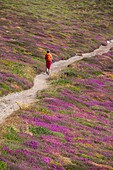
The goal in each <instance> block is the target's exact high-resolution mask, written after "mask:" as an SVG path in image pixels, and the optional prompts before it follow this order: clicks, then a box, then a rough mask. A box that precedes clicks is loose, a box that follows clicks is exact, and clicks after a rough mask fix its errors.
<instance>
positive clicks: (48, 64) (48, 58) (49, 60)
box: [45, 50, 53, 75]
mask: <svg viewBox="0 0 113 170" xmlns="http://www.w3.org/2000/svg"><path fill="white" fill-rule="evenodd" d="M45 60H46V73H47V74H48V75H49V74H50V68H51V64H52V60H53V57H52V55H51V53H50V50H47V53H46V55H45Z"/></svg>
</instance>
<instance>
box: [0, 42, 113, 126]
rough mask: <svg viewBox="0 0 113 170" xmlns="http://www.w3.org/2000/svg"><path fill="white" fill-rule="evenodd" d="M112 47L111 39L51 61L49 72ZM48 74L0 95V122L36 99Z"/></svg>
mask: <svg viewBox="0 0 113 170" xmlns="http://www.w3.org/2000/svg"><path fill="white" fill-rule="evenodd" d="M112 47H113V40H111V41H109V42H108V43H107V45H106V46H100V47H99V48H98V49H96V50H94V51H93V52H90V53H86V54H83V55H82V56H74V57H71V58H69V59H68V60H61V61H58V62H55V63H53V65H52V69H51V72H52V74H56V73H58V72H59V71H61V70H62V69H63V68H65V67H66V66H68V65H69V64H72V63H73V62H75V61H78V60H81V59H83V58H89V57H93V56H95V55H101V54H103V53H106V52H108V51H109V50H110V49H111V48H112ZM48 78H49V76H48V75H47V74H45V73H41V74H40V75H37V76H36V77H35V79H34V86H33V87H32V88H31V89H29V90H24V91H22V92H19V93H11V94H9V95H7V96H4V97H0V123H1V122H3V121H4V120H5V118H7V117H8V116H9V115H11V114H12V113H13V112H14V111H16V110H18V109H20V108H22V107H24V106H25V105H27V106H28V105H30V104H31V103H33V102H35V101H36V93H37V91H41V90H43V89H46V88H48V86H49V82H48V81H47V79H48Z"/></svg>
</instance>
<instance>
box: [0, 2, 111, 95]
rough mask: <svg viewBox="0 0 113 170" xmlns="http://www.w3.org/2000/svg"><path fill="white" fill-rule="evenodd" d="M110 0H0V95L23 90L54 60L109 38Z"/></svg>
mask: <svg viewBox="0 0 113 170" xmlns="http://www.w3.org/2000/svg"><path fill="white" fill-rule="evenodd" d="M112 8H113V2H112V1H110V2H109V1H103V2H101V1H97V0H95V1H88V0H86V1H84V0H81V1H78V0H76V1H75V0H70V1H67V0H63V1H60V0H57V1H54V2H53V0H49V1H48V3H47V1H46V0H43V1H42V0H29V1H28V0H18V1H17V0H13V1H9V0H4V1H2V0H1V1H0V20H1V22H0V96H3V95H6V94H8V93H10V92H13V91H21V90H22V89H28V88H30V87H31V86H32V85H33V78H34V76H35V75H36V74H37V73H40V72H42V71H44V70H45V63H44V62H45V61H44V55H45V51H46V50H47V49H48V48H49V49H50V50H51V52H52V53H53V56H54V61H57V60H60V59H67V58H69V57H72V56H74V55H75V54H81V53H85V52H89V51H92V50H94V49H95V48H96V47H98V46H99V45H100V44H101V43H104V44H105V41H106V40H109V39H112V35H113V19H112Z"/></svg>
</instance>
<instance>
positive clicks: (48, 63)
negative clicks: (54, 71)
mask: <svg viewBox="0 0 113 170" xmlns="http://www.w3.org/2000/svg"><path fill="white" fill-rule="evenodd" d="M51 64H52V62H51V61H47V62H46V73H47V74H48V75H49V74H50V67H51Z"/></svg>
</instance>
